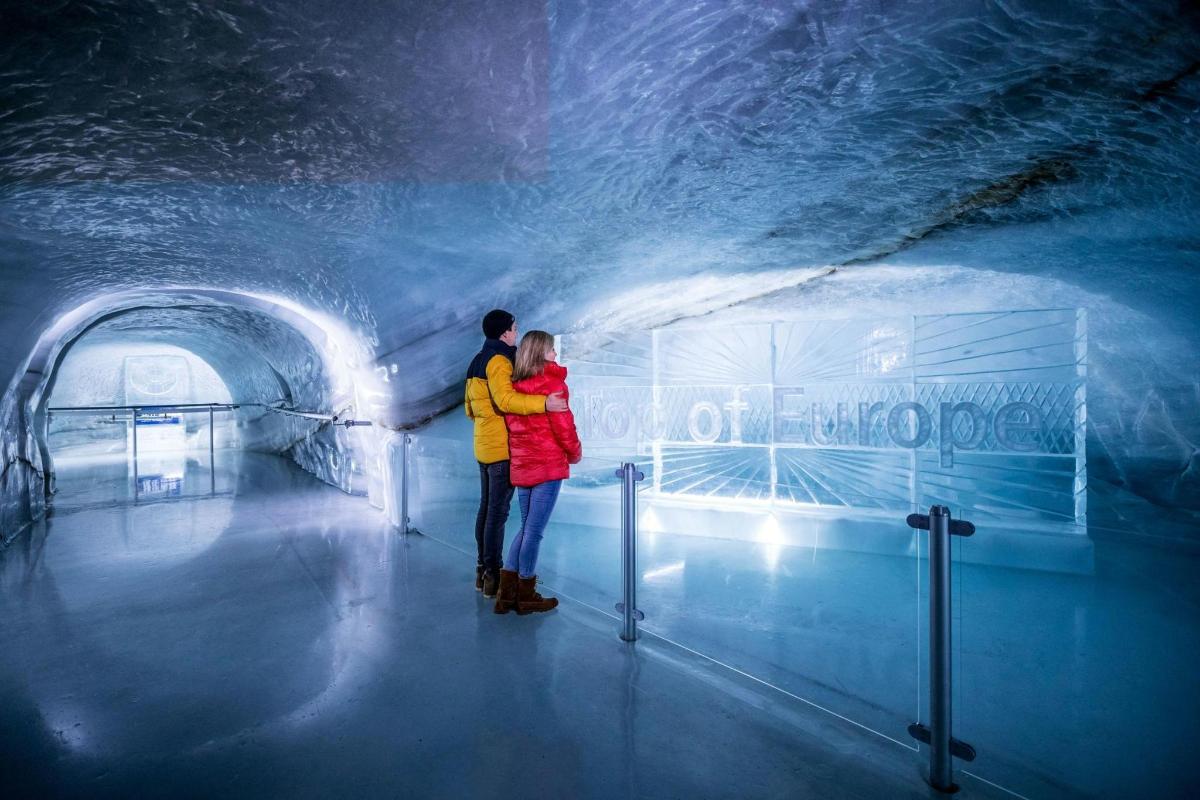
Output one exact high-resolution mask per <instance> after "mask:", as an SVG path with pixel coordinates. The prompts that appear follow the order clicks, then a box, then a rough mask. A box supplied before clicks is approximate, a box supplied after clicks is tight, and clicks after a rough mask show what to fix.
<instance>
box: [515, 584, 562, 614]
mask: <svg viewBox="0 0 1200 800" xmlns="http://www.w3.org/2000/svg"><path fill="white" fill-rule="evenodd" d="M557 605H558V598H557V597H542V596H541V595H540V594H538V592H537V576H536V575H534V576H533V577H532V578H519V579H518V582H517V613H518V614H532V613H535V612H538V611H549V610H550V609H552V608H554V607H555V606H557Z"/></svg>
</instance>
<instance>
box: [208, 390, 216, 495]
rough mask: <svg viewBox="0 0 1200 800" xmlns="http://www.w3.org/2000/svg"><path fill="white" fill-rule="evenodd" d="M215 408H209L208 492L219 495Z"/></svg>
mask: <svg viewBox="0 0 1200 800" xmlns="http://www.w3.org/2000/svg"><path fill="white" fill-rule="evenodd" d="M213 420H214V415H213V407H212V406H209V407H208V490H209V492H210V493H212V494H216V493H217V459H216V452H217V448H216V439H215V436H214V434H213V428H214V426H213Z"/></svg>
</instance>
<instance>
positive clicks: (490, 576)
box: [483, 569, 500, 598]
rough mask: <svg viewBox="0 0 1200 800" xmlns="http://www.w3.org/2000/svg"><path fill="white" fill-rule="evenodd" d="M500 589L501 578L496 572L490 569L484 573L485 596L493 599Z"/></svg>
mask: <svg viewBox="0 0 1200 800" xmlns="http://www.w3.org/2000/svg"><path fill="white" fill-rule="evenodd" d="M499 588H500V576H499V575H498V574H496V570H494V569H488V570H484V572H483V596H484V597H487V598H492V597H495V596H496V590H497V589H499Z"/></svg>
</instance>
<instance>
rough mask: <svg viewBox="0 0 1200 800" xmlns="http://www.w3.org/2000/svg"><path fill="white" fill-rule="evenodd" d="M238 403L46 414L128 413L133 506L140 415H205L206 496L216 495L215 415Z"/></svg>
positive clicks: (83, 409) (71, 409) (56, 409)
mask: <svg viewBox="0 0 1200 800" xmlns="http://www.w3.org/2000/svg"><path fill="white" fill-rule="evenodd" d="M241 405H242V404H239V403H159V404H145V405H132V406H51V407H50V408H47V409H46V411H47V413H49V414H51V415H54V414H71V413H81V414H96V413H104V412H113V414H114V415H115V414H116V413H117V412H128V413H129V414H130V420H131V421H132V422H133V499H134V501H135V502H136V501H137V499H138V495H139V494H140V484H139V482H138V419H139V415H141V414H204V413H207V414H208V478H209V492H210V493H211V494H216V492H217V458H216V452H217V449H216V436H215V431H216V412H217V411H232V410H235V409H237V408H240V407H241Z"/></svg>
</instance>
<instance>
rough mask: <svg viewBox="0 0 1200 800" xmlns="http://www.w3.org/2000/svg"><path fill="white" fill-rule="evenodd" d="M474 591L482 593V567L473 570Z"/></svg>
mask: <svg viewBox="0 0 1200 800" xmlns="http://www.w3.org/2000/svg"><path fill="white" fill-rule="evenodd" d="M475 591H477V592H482V591H483V567H476V568H475Z"/></svg>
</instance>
